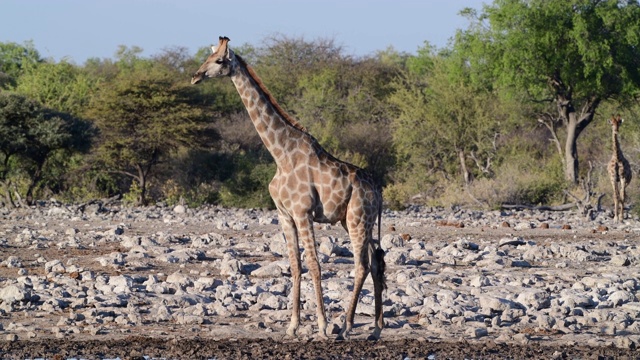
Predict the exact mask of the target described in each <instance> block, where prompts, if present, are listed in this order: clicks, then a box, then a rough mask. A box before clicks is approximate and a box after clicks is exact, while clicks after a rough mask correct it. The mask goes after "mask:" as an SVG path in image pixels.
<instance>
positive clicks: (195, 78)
mask: <svg viewBox="0 0 640 360" xmlns="http://www.w3.org/2000/svg"><path fill="white" fill-rule="evenodd" d="M203 78H204V74H203V73H201V72H197V73H195V74H193V76H192V77H191V85H195V84H197V83H199V82H200V81H202V79H203Z"/></svg>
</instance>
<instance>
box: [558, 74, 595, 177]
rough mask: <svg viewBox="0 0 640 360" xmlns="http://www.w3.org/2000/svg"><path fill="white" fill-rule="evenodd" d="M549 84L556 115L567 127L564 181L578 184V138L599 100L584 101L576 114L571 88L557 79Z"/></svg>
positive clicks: (592, 98) (593, 97)
mask: <svg viewBox="0 0 640 360" xmlns="http://www.w3.org/2000/svg"><path fill="white" fill-rule="evenodd" d="M550 84H551V86H552V87H553V88H554V89H555V91H556V105H557V106H558V113H559V115H560V118H561V119H563V120H564V122H565V126H566V127H567V139H566V142H565V146H564V166H565V168H564V169H565V171H564V174H565V179H566V180H567V181H569V182H572V183H574V184H578V180H579V174H580V167H579V160H578V137H579V136H580V133H582V130H584V129H585V128H586V127H587V125H589V124H590V123H591V121H592V120H593V116H594V115H595V110H596V108H597V107H598V104H599V103H600V99H599V98H598V97H596V96H591V97H590V98H588V99H587V100H586V101H585V103H584V105H583V106H582V109H580V113H578V112H577V111H576V108H575V107H574V104H573V96H572V90H571V87H567V86H566V85H565V84H564V83H563V82H562V80H561V79H559V78H558V77H554V78H552V79H551V81H550Z"/></svg>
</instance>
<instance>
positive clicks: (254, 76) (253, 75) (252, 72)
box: [236, 54, 308, 134]
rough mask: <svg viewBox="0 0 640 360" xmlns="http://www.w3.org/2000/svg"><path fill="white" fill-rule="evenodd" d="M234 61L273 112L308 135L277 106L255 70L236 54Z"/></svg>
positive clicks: (302, 127) (291, 117)
mask: <svg viewBox="0 0 640 360" xmlns="http://www.w3.org/2000/svg"><path fill="white" fill-rule="evenodd" d="M236 59H238V62H240V64H242V66H244V68H245V69H247V72H248V73H249V76H251V78H252V79H253V81H255V82H256V85H258V87H259V88H260V90H262V92H263V93H264V95H265V96H266V97H267V100H268V101H269V102H270V103H271V105H272V106H273V108H274V109H275V111H276V112H277V113H278V115H280V116H281V117H282V118H283V119H284V120H285V121H287V122H288V123H290V124H291V125H292V126H293V127H295V128H296V129H298V130H300V131H303V132H305V133H307V134H308V131H307V129H306V128H305V127H304V126H302V124H300V123H299V122H298V121H297V120H296V119H295V118H294V117H293V116H291V115H289V113H287V112H286V111H285V110H284V109H283V108H282V107H281V106H280V104H278V102H277V101H276V99H275V98H274V97H273V95H271V92H269V89H267V87H266V86H265V85H264V83H263V82H262V79H260V77H259V76H258V74H256V72H255V70H253V68H252V67H251V66H250V65H249V64H247V62H246V61H244V59H243V58H242V57H240V56H239V55H237V54H236Z"/></svg>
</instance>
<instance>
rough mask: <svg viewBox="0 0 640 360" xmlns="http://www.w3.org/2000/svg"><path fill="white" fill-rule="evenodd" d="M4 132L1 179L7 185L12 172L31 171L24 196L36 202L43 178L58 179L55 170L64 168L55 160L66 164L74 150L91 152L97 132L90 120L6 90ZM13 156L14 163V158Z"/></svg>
mask: <svg viewBox="0 0 640 360" xmlns="http://www.w3.org/2000/svg"><path fill="white" fill-rule="evenodd" d="M0 135H3V136H1V137H0V138H1V139H2V140H0V152H2V155H3V159H2V160H3V165H2V168H1V171H0V174H1V178H0V180H1V181H3V182H5V184H6V181H7V180H8V175H9V174H10V173H11V172H14V173H18V172H22V173H25V174H27V175H28V177H29V179H30V183H29V185H28V186H27V189H26V194H24V195H25V197H26V201H27V202H28V203H32V202H33V201H34V192H35V191H36V190H37V189H38V187H40V186H42V185H43V184H42V183H41V181H42V180H43V179H45V178H46V177H49V178H50V179H51V178H55V176H54V175H55V173H56V172H58V173H59V171H60V166H55V165H56V161H52V159H56V158H57V160H58V161H57V162H58V163H63V162H64V161H65V159H68V158H69V156H70V154H71V153H73V152H78V151H87V150H88V148H89V146H90V142H91V138H92V136H93V135H94V133H93V128H92V126H91V125H90V124H89V123H88V122H86V121H83V120H81V119H78V118H75V117H73V116H71V115H69V114H66V113H60V112H57V111H52V110H50V109H47V108H44V107H42V106H41V105H40V104H39V103H37V102H36V101H33V100H30V99H28V98H26V97H24V96H22V95H18V94H11V93H3V94H0ZM12 158H14V159H13V160H14V162H11V161H10V160H12ZM54 183H55V181H50V182H49V184H50V185H54ZM58 185H59V184H56V185H55V186H58ZM6 191H7V189H6V188H5V192H6ZM7 200H8V202H12V201H10V199H9V198H8V199H7Z"/></svg>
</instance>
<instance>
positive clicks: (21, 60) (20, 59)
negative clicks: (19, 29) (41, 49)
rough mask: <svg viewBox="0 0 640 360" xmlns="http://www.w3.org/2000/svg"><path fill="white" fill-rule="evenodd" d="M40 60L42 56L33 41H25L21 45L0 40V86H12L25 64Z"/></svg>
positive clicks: (35, 62)
mask: <svg viewBox="0 0 640 360" xmlns="http://www.w3.org/2000/svg"><path fill="white" fill-rule="evenodd" d="M40 62H42V58H40V54H39V53H38V51H37V50H36V49H35V47H34V46H33V42H31V41H27V42H25V43H24V44H23V45H20V44H17V43H14V42H8V43H2V42H0V88H3V87H7V86H14V85H15V83H16V79H17V78H18V77H19V76H20V75H21V72H22V70H23V69H24V68H25V67H26V66H28V65H33V64H37V63H40Z"/></svg>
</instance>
